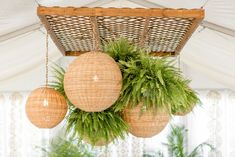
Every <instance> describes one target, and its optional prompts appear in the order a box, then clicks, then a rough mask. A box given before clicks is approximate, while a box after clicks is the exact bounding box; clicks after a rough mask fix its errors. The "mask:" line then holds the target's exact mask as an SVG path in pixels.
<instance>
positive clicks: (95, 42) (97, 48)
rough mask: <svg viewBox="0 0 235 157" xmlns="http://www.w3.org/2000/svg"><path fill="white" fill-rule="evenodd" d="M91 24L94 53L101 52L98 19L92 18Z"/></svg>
mask: <svg viewBox="0 0 235 157" xmlns="http://www.w3.org/2000/svg"><path fill="white" fill-rule="evenodd" d="M90 22H91V25H92V37H93V51H94V52H98V51H100V43H99V35H98V32H97V22H96V17H94V16H90Z"/></svg>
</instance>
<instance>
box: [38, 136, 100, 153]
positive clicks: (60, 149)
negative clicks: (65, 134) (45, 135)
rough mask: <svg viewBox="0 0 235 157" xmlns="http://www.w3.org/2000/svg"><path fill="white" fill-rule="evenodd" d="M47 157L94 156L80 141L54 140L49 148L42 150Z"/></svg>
mask: <svg viewBox="0 0 235 157" xmlns="http://www.w3.org/2000/svg"><path fill="white" fill-rule="evenodd" d="M42 150H43V151H44V152H45V153H46V155H47V156H48V157H95V156H96V154H95V152H93V151H92V150H91V148H90V147H89V146H88V145H86V144H84V143H83V142H82V141H81V140H73V139H63V138H56V139H54V140H52V141H51V143H50V145H49V148H43V149H42Z"/></svg>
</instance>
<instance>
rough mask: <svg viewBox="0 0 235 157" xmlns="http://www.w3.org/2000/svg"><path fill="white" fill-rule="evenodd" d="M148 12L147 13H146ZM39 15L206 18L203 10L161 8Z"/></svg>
mask: <svg viewBox="0 0 235 157" xmlns="http://www.w3.org/2000/svg"><path fill="white" fill-rule="evenodd" d="M146 11H147V12H146ZM37 13H38V15H60V16H141V17H156V16H157V17H181V18H190V17H192V18H200V19H202V18H203V17H204V10H203V9H191V10H189V9H167V8H166V9H161V8H149V9H145V8H85V7H82V8H75V7H44V6H39V7H38V8H37Z"/></svg>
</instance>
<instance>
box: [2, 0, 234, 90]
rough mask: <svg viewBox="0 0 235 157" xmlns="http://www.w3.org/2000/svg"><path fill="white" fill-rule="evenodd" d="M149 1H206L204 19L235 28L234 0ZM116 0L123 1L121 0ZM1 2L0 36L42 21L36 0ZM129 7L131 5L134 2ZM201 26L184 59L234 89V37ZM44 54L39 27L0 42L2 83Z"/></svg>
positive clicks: (78, 2)
mask: <svg viewBox="0 0 235 157" xmlns="http://www.w3.org/2000/svg"><path fill="white" fill-rule="evenodd" d="M109 1H110V0H109ZM149 1H150V2H152V3H156V4H159V5H162V6H165V7H170V8H200V7H201V6H202V5H203V4H205V3H206V5H205V7H204V8H205V10H206V16H205V20H207V21H209V22H212V23H214V24H216V25H220V26H223V27H227V28H229V29H232V30H235V1H234V0H209V1H206V0H201V1H198V0H174V1H172V0H149ZM38 2H39V3H40V4H42V5H45V6H83V5H85V4H86V3H91V2H96V1H95V0H88V1H83V0H70V1H64V0H38ZM117 2H120V3H124V1H122V0H118V1H117ZM1 4H2V5H1V6H0V37H1V36H4V35H6V34H8V33H10V32H13V31H16V30H20V29H22V28H23V27H26V26H29V25H33V24H35V23H38V22H39V19H38V17H37V15H36V7H37V4H36V3H35V1H34V0H24V1H21V0H7V1H4V0H1ZM129 5H130V6H129ZM133 6H136V5H133ZM114 7H115V6H114ZM126 7H132V6H131V3H128V5H127V6H126ZM201 29H202V28H198V30H197V31H196V32H195V33H194V34H193V36H192V37H191V39H190V40H189V41H188V43H187V44H186V46H185V47H184V49H183V50H182V52H181V60H182V62H184V63H185V64H186V65H187V66H189V67H190V68H192V69H195V70H197V71H199V72H200V73H202V74H203V75H205V76H208V77H210V78H212V79H213V80H215V81H217V82H219V83H222V84H223V85H225V86H227V87H229V88H231V89H235V44H234V43H235V37H231V36H228V35H224V34H222V33H218V32H216V31H212V30H209V29H203V30H202V31H201ZM44 55H45V34H43V33H42V32H41V31H39V30H37V31H32V32H29V33H26V34H24V35H21V36H18V37H15V38H13V39H9V40H7V41H3V42H0V62H1V66H0V84H1V81H4V83H6V82H7V81H6V80H8V79H9V78H13V77H16V76H18V75H22V74H24V73H27V72H28V71H32V70H33V69H34V68H36V67H38V66H44V64H43V62H44ZM61 56H62V55H61V53H60V52H59V50H58V49H57V48H56V47H55V45H54V44H53V43H52V41H50V59H51V60H52V61H55V60H57V59H58V58H60V57H61ZM8 83H10V81H9V82H8Z"/></svg>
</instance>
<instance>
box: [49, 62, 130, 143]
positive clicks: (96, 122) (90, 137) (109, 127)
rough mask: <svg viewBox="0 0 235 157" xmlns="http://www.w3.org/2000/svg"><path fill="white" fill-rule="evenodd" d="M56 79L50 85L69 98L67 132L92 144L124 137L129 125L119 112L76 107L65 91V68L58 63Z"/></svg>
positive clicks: (55, 71)
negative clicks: (87, 110) (87, 109)
mask: <svg viewBox="0 0 235 157" xmlns="http://www.w3.org/2000/svg"><path fill="white" fill-rule="evenodd" d="M52 68H53V74H54V79H55V80H54V81H53V82H51V83H50V86H51V87H53V88H55V89H56V90H57V91H59V92H60V93H61V94H62V95H63V96H64V97H65V98H66V100H67V103H68V105H69V114H68V115H67V133H68V134H70V135H71V136H72V137H81V138H82V139H84V140H85V141H87V142H90V143H91V144H92V145H106V144H108V143H109V142H111V141H113V140H114V139H115V138H121V139H124V137H125V135H126V133H127V130H128V127H127V125H126V123H125V122H124V121H123V119H122V118H121V116H120V114H119V113H118V112H114V111H113V110H112V109H107V110H105V111H103V112H85V111H82V110H80V109H78V108H76V107H75V106H74V105H73V104H72V103H71V102H70V101H69V100H68V98H67V96H66V94H65V91H64V84H63V81H64V74H65V70H64V69H63V68H62V67H59V66H58V65H56V66H54V67H52Z"/></svg>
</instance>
